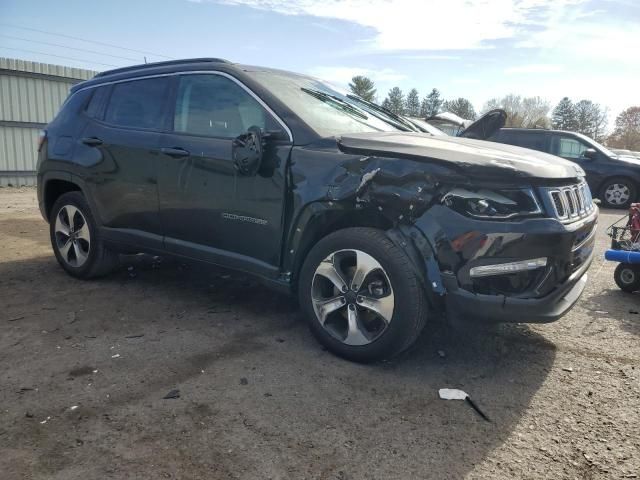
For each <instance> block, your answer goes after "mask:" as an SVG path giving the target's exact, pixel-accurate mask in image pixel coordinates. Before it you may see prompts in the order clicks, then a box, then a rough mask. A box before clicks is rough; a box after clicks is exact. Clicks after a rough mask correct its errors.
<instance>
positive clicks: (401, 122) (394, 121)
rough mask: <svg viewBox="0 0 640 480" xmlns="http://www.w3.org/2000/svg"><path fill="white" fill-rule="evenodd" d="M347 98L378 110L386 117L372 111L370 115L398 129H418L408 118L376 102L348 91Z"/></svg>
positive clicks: (411, 130)
mask: <svg viewBox="0 0 640 480" xmlns="http://www.w3.org/2000/svg"><path fill="white" fill-rule="evenodd" d="M347 98H350V99H351V100H353V101H355V102H358V103H361V104H363V105H366V106H367V107H368V108H370V109H371V110H373V111H375V112H378V113H379V114H381V115H384V116H385V117H386V118H383V117H381V116H380V115H375V114H374V113H372V115H375V116H376V117H377V118H379V119H380V120H383V121H385V122H387V123H390V124H391V125H393V126H394V127H396V128H400V130H405V131H409V132H415V131H418V129H417V128H416V127H415V126H414V125H413V124H412V123H410V122H409V121H408V120H406V119H404V118H402V117H401V116H400V115H397V114H395V113H393V112H392V111H391V110H389V109H387V108H384V107H381V106H380V105H378V104H377V103H373V102H370V101H368V100H365V99H364V98H361V97H359V96H357V95H352V94H350V93H349V94H347Z"/></svg>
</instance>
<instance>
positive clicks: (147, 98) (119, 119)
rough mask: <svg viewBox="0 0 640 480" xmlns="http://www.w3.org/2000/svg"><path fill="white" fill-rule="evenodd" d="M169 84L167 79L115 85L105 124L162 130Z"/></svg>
mask: <svg viewBox="0 0 640 480" xmlns="http://www.w3.org/2000/svg"><path fill="white" fill-rule="evenodd" d="M168 85H169V81H168V80H167V78H148V79H146V80H133V81H130V82H123V83H117V84H115V85H114V87H113V92H112V93H111V98H110V99H109V105H108V106H107V111H106V114H105V121H106V122H107V123H110V124H113V125H117V126H119V127H129V128H148V129H160V128H161V127H162V124H163V117H162V113H163V107H164V103H165V99H166V97H167V87H168Z"/></svg>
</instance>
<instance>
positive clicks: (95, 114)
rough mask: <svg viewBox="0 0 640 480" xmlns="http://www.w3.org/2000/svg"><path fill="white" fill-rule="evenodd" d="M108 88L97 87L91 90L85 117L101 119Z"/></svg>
mask: <svg viewBox="0 0 640 480" xmlns="http://www.w3.org/2000/svg"><path fill="white" fill-rule="evenodd" d="M108 93H109V87H106V86H105V87H97V88H94V89H93V95H92V96H91V100H89V104H88V105H87V110H86V111H87V115H89V116H90V117H91V118H101V117H102V112H103V110H104V103H105V101H106V100H107V94H108Z"/></svg>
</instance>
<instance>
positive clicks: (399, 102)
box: [382, 87, 404, 115]
mask: <svg viewBox="0 0 640 480" xmlns="http://www.w3.org/2000/svg"><path fill="white" fill-rule="evenodd" d="M385 103H386V105H385ZM382 106H383V107H386V108H388V109H389V110H391V111H392V112H393V113H395V114H398V115H402V114H403V113H404V94H403V93H402V90H400V88H398V87H393V88H392V89H391V90H389V95H387V98H386V99H385V101H384V102H383V103H382Z"/></svg>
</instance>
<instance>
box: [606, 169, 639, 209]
mask: <svg viewBox="0 0 640 480" xmlns="http://www.w3.org/2000/svg"><path fill="white" fill-rule="evenodd" d="M637 191H638V190H637V188H636V184H635V183H634V182H633V181H632V180H630V179H628V178H625V177H613V178H609V179H607V180H605V182H604V184H603V185H602V188H601V189H600V199H601V200H602V204H603V206H605V207H608V208H628V207H629V205H631V203H633V202H635V200H636V194H637Z"/></svg>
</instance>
